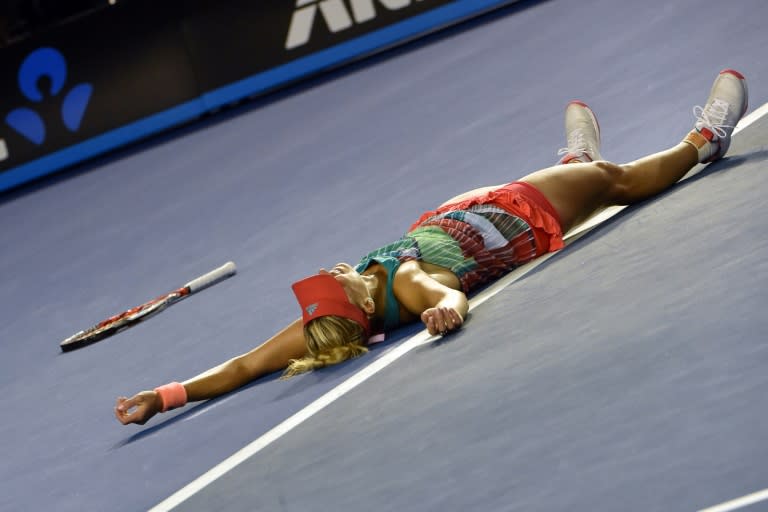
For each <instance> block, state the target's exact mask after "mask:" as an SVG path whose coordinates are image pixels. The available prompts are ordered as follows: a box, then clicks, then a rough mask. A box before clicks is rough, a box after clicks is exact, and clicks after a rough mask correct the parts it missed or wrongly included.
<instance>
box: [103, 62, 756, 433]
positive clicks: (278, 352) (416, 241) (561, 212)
mask: <svg viewBox="0 0 768 512" xmlns="http://www.w3.org/2000/svg"><path fill="white" fill-rule="evenodd" d="M746 109H747V85H746V80H745V79H744V77H743V76H742V75H741V74H740V73H738V72H737V71H734V70H730V69H727V70H724V71H722V72H720V74H719V75H718V76H717V78H716V80H715V82H714V85H713V86H712V89H711V91H710V95H709V98H708V100H707V102H706V104H705V105H704V107H695V108H694V114H695V115H696V117H697V119H696V123H695V126H694V128H693V130H692V131H691V132H690V133H689V134H688V135H686V137H685V138H684V139H683V140H682V141H681V142H680V143H679V144H677V145H676V146H674V147H672V148H670V149H667V150H666V151H662V152H660V153H656V154H653V155H650V156H647V157H645V158H641V159H640V160H637V161H634V162H631V163H628V164H623V165H619V164H615V163H611V162H607V161H604V160H602V159H601V157H600V131H599V126H598V123H597V120H596V118H595V116H594V114H593V112H592V111H591V110H590V109H589V107H588V106H587V105H585V104H584V103H581V102H578V101H574V102H571V103H570V104H569V105H568V106H567V108H566V111H565V127H566V135H567V138H568V147H567V148H566V149H565V150H563V152H564V156H563V157H562V159H561V160H560V162H559V164H558V165H556V166H554V167H550V168H547V169H543V170H540V171H538V172H535V173H533V174H530V175H528V176H526V177H524V178H522V179H521V180H519V181H517V182H514V183H509V184H506V185H501V186H496V187H487V188H482V189H477V190H472V191H470V192H467V193H465V194H461V195H459V196H457V197H454V198H452V199H449V200H448V201H446V202H445V203H443V204H442V205H441V206H439V207H438V208H437V209H436V210H433V211H429V212H426V213H425V214H423V215H422V216H421V218H419V219H418V220H417V221H416V222H415V223H414V224H413V226H411V228H410V229H409V230H408V232H407V234H406V235H405V236H403V237H402V238H401V239H400V240H397V241H395V242H393V243H391V244H389V245H386V246H384V247H382V248H380V249H378V250H376V251H373V252H371V253H370V254H368V255H366V256H365V257H364V258H363V259H362V260H361V261H360V262H359V263H358V264H357V265H356V266H354V267H353V266H351V265H348V264H346V263H339V264H337V265H336V266H334V267H333V268H332V269H330V270H321V271H320V273H319V274H317V275H314V276H311V277H308V278H306V279H303V280H301V281H299V282H297V283H294V285H293V291H294V293H295V295H296V298H297V300H298V302H299V304H300V305H301V309H302V318H300V319H298V320H296V321H295V322H293V323H292V324H290V325H289V326H288V327H286V328H285V329H283V330H282V331H280V332H278V333H277V334H275V335H274V336H273V337H272V338H270V339H269V340H267V341H266V342H265V343H263V344H262V345H260V346H258V347H257V348H255V349H253V350H251V351H250V352H248V353H246V354H243V355H241V356H238V357H235V358H233V359H231V360H229V361H227V362H225V363H223V364H221V365H219V366H217V367H215V368H212V369H211V370H208V371H207V372H205V373H203V374H201V375H198V376H196V377H193V378H191V379H189V380H187V381H185V382H184V383H179V382H173V383H170V384H166V385H163V386H160V387H158V388H155V389H154V390H151V391H142V392H140V393H138V394H136V395H134V396H133V397H131V398H125V397H121V398H118V399H117V405H116V407H115V415H116V417H117V419H118V420H119V421H120V422H121V423H123V424H128V423H138V424H144V423H145V422H146V421H147V420H149V419H150V418H151V417H152V416H154V415H155V414H157V413H158V412H165V411H167V410H170V409H173V408H176V407H181V406H183V405H185V404H186V403H187V402H194V401H199V400H207V399H210V398H214V397H216V396H219V395H222V394H224V393H228V392H230V391H233V390H235V389H237V388H239V387H241V386H243V385H245V384H247V383H248V382H250V381H252V380H254V379H256V378H258V377H261V376H263V375H265V374H268V373H272V372H276V371H284V374H283V375H284V377H290V376H292V375H296V374H299V373H303V372H306V371H310V370H313V369H317V368H321V367H324V366H328V365H331V364H336V363H339V362H342V361H345V360H347V359H350V358H353V357H357V356H359V355H361V354H364V353H365V352H366V351H367V350H368V349H367V348H366V346H367V345H368V344H369V343H371V342H374V341H375V340H376V339H377V337H378V336H379V335H381V333H384V332H386V331H388V330H391V329H393V328H395V327H397V326H400V325H403V324H407V323H410V322H418V321H420V322H422V323H423V324H424V325H425V327H426V329H427V330H428V331H429V333H430V334H446V333H448V332H450V331H453V330H455V329H458V328H459V327H460V326H461V325H462V324H463V323H464V319H465V318H466V316H467V311H468V303H467V294H468V293H471V292H472V291H473V290H475V289H476V288H477V287H479V286H481V285H484V284H487V283H488V282H490V281H493V280H494V279H497V278H498V277H500V276H502V275H504V274H505V273H507V272H509V271H510V270H512V269H514V268H515V267H516V266H518V265H520V264H522V263H525V262H527V261H530V260H531V259H534V258H536V257H537V256H540V255H542V254H544V253H547V252H551V251H557V250H558V249H560V248H562V247H563V234H564V233H567V232H568V230H569V229H571V228H572V227H574V226H576V225H577V224H579V223H580V222H581V221H583V220H584V219H586V218H587V217H589V216H590V215H592V214H593V213H594V212H596V211H597V210H599V209H601V208H603V207H606V206H610V205H627V204H632V203H636V202H638V201H642V200H644V199H647V198H650V197H652V196H654V195H656V194H658V193H660V192H662V191H664V190H666V189H667V188H668V187H670V186H671V185H672V184H674V183H675V182H677V181H678V180H679V179H680V178H682V177H683V176H684V175H685V174H686V173H687V172H688V171H689V170H690V169H691V168H692V167H694V166H695V165H696V164H697V163H699V162H711V161H714V160H717V159H719V158H721V157H722V156H723V155H724V154H725V153H726V151H727V149H728V146H729V145H730V141H731V134H732V132H733V129H734V127H735V126H736V123H737V122H738V121H739V119H740V118H741V117H742V116H743V115H744V113H745V112H746Z"/></svg>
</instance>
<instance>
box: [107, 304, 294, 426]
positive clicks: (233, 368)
mask: <svg viewBox="0 0 768 512" xmlns="http://www.w3.org/2000/svg"><path fill="white" fill-rule="evenodd" d="M306 350H307V349H306V344H305V342H304V332H303V330H302V322H301V319H299V320H296V321H295V322H293V323H291V324H290V325H289V326H288V327H286V328H285V329H283V330H282V331H280V332H279V333H277V334H275V335H274V336H273V337H271V338H270V339H269V340H267V341H266V342H265V343H263V344H262V345H260V346H258V347H257V348H255V349H253V350H251V351H250V352H247V353H245V354H242V355H240V356H237V357H234V358H232V359H230V360H229V361H227V362H225V363H222V364H220V365H219V366H216V367H214V368H211V369H210V370H208V371H206V372H203V373H201V374H200V375H198V376H196V377H193V378H191V379H189V380H187V381H185V382H184V383H183V386H184V389H185V390H186V393H187V401H188V402H196V401H199V400H208V399H211V398H215V397H217V396H220V395H223V394H225V393H229V392H230V391H234V390H235V389H238V388H240V387H242V386H244V385H245V384H247V383H249V382H251V381H252V380H255V379H257V378H259V377H261V376H263V375H267V374H269V373H272V372H276V371H278V370H282V369H284V368H286V367H287V366H288V363H289V362H290V360H291V359H298V358H301V357H304V356H305V355H306ZM161 409H162V403H161V400H160V397H159V396H158V393H157V392H155V391H142V392H140V393H138V394H136V395H134V396H133V397H131V398H126V397H120V398H118V399H117V405H116V406H115V416H116V417H117V419H118V421H120V423H122V424H123V425H127V424H129V423H138V424H139V425H143V424H144V423H146V422H147V420H149V419H150V418H151V417H152V416H154V415H155V414H157V413H158V412H160V410H161Z"/></svg>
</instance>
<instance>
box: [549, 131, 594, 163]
mask: <svg viewBox="0 0 768 512" xmlns="http://www.w3.org/2000/svg"><path fill="white" fill-rule="evenodd" d="M568 153H573V154H576V155H580V154H587V155H589V157H590V158H592V155H595V154H596V153H597V152H596V151H595V148H594V147H592V144H590V142H589V141H588V140H587V139H586V137H585V136H584V132H582V131H581V130H573V131H572V132H571V133H570V134H569V135H568V147H567V148H561V149H560V150H558V152H557V154H558V155H567V154H568Z"/></svg>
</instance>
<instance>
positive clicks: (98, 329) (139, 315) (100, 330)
mask: <svg viewBox="0 0 768 512" xmlns="http://www.w3.org/2000/svg"><path fill="white" fill-rule="evenodd" d="M184 295H186V294H185V293H183V291H182V290H177V291H175V292H171V293H169V294H167V295H163V296H162V297H158V298H156V299H154V300H151V301H149V302H146V303H144V304H142V305H141V306H137V307H135V308H133V309H129V310H128V311H125V312H123V313H120V314H119V315H115V316H113V317H111V318H108V319H107V320H104V321H103V322H100V323H98V324H96V325H94V326H93V327H91V328H90V329H86V330H84V331H80V332H78V333H76V334H74V335H72V336H70V337H69V338H67V339H65V340H64V341H62V342H61V343H59V346H60V347H61V350H62V351H63V352H70V351H72V350H75V349H78V348H83V347H87V346H88V345H91V344H93V343H96V342H97V341H101V340H103V339H104V338H108V337H110V336H113V335H115V334H117V333H118V332H120V331H122V330H123V329H127V328H128V327H131V326H133V325H136V324H138V323H139V322H143V321H144V320H146V319H148V318H149V317H151V316H153V315H156V314H157V313H159V312H160V311H162V310H164V309H165V308H167V307H168V306H170V305H171V304H173V303H174V302H176V301H177V300H179V299H181V298H182V297H183V296H184Z"/></svg>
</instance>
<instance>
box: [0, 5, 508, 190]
mask: <svg viewBox="0 0 768 512" xmlns="http://www.w3.org/2000/svg"><path fill="white" fill-rule="evenodd" d="M515 1H517V0H454V1H450V0H291V1H286V0H259V1H258V2H254V1H253V0H163V1H162V2H157V1H154V0H124V1H122V2H121V1H119V0H118V2H117V3H115V4H114V5H112V6H110V7H108V8H103V9H99V10H96V11H94V12H92V13H90V14H88V15H87V16H82V17H80V18H79V19H76V20H72V21H71V22H69V23H63V24H60V25H58V26H53V27H50V28H48V29H47V30H45V32H43V33H39V34H36V35H34V36H33V37H29V38H27V39H25V40H22V41H20V42H18V43H16V44H12V45H10V46H8V47H5V48H2V49H0V192H2V191H5V190H8V189H11V188H13V187H16V186H18V185H21V184H23V183H27V182H29V181H31V180H34V179H36V178H39V177H41V176H45V175H47V174H50V173H53V172H56V171H58V170H61V169H63V168H66V167H69V166H72V165H75V164H77V163H79V162H82V161H84V160H86V159H88V158H91V157H93V156H96V155H99V154H102V153H105V152H107V151H110V150H112V149H115V148H118V147H120V146H123V145H125V144H128V143H131V142H134V141H136V140H139V139H143V138H145V137H148V136H151V135H153V134H156V133H158V132H160V131H162V130H166V129H168V128H171V127H173V126H177V125H179V124H182V123H185V122H188V121H190V120H193V119H195V118H197V117H199V116H201V115H203V114H205V113H207V112H210V111H212V110H215V109H218V108H220V107H222V106H226V105H228V104H231V103H234V102H238V101H241V100H243V99H246V98H250V97H253V96H256V95H262V94H265V93H268V92H270V91H273V90H275V89H278V88H280V87H284V86H286V85H287V84H291V83H294V82H296V81H299V80H301V79H305V78H307V77H310V76H313V75H315V74H317V73H320V72H322V71H324V70H327V69H329V68H332V67H336V66H339V65H342V64H344V63H346V62H349V61H351V60H355V59H359V58H362V57H365V56H368V55H371V54H373V53H375V52H377V51H381V50H383V49H386V48H389V47H391V46H394V45H397V44H402V43H404V42H407V41H409V40H412V39H414V38H417V37H421V36H423V35H425V34H427V33H429V32H432V31H435V30H438V29H440V28H444V27H447V26H450V25H452V24H455V23H458V22H461V21H463V20H466V19H468V18H471V17H473V16H477V15H480V14H482V13H484V12H487V11H489V10H492V9H495V8H499V7H501V6H504V5H507V4H510V3H514V2H515Z"/></svg>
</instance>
